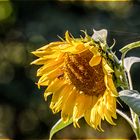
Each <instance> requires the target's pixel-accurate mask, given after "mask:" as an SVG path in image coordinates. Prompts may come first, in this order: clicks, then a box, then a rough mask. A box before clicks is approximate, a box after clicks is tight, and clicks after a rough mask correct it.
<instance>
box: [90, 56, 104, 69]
mask: <svg viewBox="0 0 140 140" xmlns="http://www.w3.org/2000/svg"><path fill="white" fill-rule="evenodd" d="M100 62H101V56H93V57H92V58H91V60H90V61H89V65H90V66H91V67H93V66H97V65H99V64H100Z"/></svg>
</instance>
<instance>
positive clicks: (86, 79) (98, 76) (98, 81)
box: [65, 50, 106, 96]
mask: <svg viewBox="0 0 140 140" xmlns="http://www.w3.org/2000/svg"><path fill="white" fill-rule="evenodd" d="M92 56H93V54H92V53H91V52H90V51H89V50H86V51H84V52H82V53H79V54H70V53H69V54H67V55H66V59H65V68H66V74H67V75H68V78H69V80H70V81H71V83H72V84H73V85H74V86H75V87H76V88H77V89H78V90H79V91H82V92H84V93H85V94H87V95H91V96H92V95H96V96H98V95H102V94H104V92H105V89H106V87H105V83H104V72H103V69H102V63H100V64H99V65H97V66H93V67H91V66H90V65H89V61H90V60H91V58H92Z"/></svg>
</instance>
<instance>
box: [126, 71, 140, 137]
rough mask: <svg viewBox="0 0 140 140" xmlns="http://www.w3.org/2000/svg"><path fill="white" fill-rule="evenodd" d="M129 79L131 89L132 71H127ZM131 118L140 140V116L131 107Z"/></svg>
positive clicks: (131, 88)
mask: <svg viewBox="0 0 140 140" xmlns="http://www.w3.org/2000/svg"><path fill="white" fill-rule="evenodd" d="M127 75H128V81H129V89H130V90H133V84H132V79H131V75H130V71H128V72H127ZM130 113H131V118H132V121H133V124H134V127H133V131H134V133H135V135H136V138H137V140H140V121H139V116H138V115H137V114H136V113H135V112H134V111H133V110H132V109H131V108H130Z"/></svg>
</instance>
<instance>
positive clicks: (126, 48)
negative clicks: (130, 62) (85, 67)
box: [120, 41, 140, 56]
mask: <svg viewBox="0 0 140 140" xmlns="http://www.w3.org/2000/svg"><path fill="white" fill-rule="evenodd" d="M138 47H140V41H137V42H133V43H130V44H128V45H126V46H124V47H123V48H121V49H120V52H121V53H122V54H124V56H125V54H126V53H127V52H128V51H130V50H131V49H134V48H138Z"/></svg>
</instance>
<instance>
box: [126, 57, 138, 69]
mask: <svg viewBox="0 0 140 140" xmlns="http://www.w3.org/2000/svg"><path fill="white" fill-rule="evenodd" d="M137 62H140V58H139V57H127V58H125V59H124V67H125V68H126V71H127V72H130V69H131V67H132V65H133V64H134V63H137Z"/></svg>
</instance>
